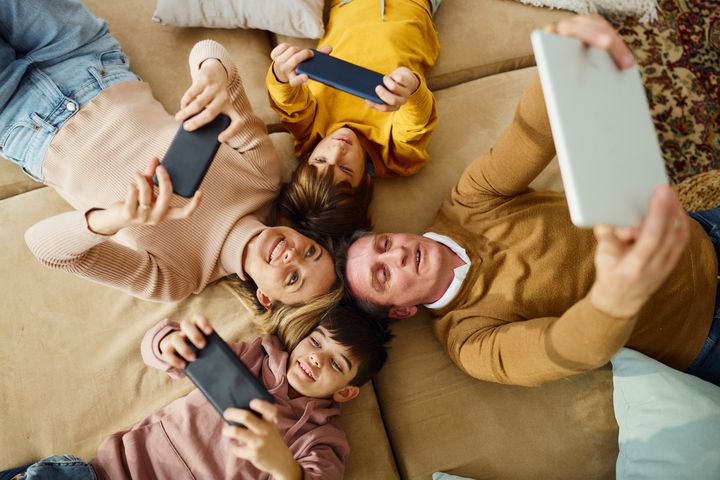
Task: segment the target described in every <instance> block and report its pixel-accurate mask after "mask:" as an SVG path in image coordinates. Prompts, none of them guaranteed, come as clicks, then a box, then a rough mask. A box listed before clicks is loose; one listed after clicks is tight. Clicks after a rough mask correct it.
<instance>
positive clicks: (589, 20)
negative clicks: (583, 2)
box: [545, 15, 635, 69]
mask: <svg viewBox="0 0 720 480" xmlns="http://www.w3.org/2000/svg"><path fill="white" fill-rule="evenodd" d="M545 30H546V31H548V32H550V33H556V34H558V35H564V36H566V37H573V38H577V39H578V40H580V41H582V42H583V43H584V44H586V45H589V46H591V47H595V48H600V49H602V50H605V51H607V52H608V53H609V54H610V57H611V58H612V59H613V61H614V62H615V65H617V67H618V68H620V69H623V68H630V67H632V66H633V65H634V64H635V58H634V57H633V55H632V53H631V52H630V49H629V48H628V47H627V45H625V42H624V41H623V39H622V37H621V36H620V34H619V33H618V32H616V31H615V29H614V28H613V26H612V25H610V23H608V21H607V20H605V19H604V18H603V17H601V16H600V15H576V16H574V17H571V18H569V19H567V20H562V21H560V22H558V23H557V24H554V25H548V26H547V27H545Z"/></svg>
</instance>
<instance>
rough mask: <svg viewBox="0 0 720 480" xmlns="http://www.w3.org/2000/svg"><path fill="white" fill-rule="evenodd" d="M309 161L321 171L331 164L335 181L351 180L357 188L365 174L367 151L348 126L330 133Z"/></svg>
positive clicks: (316, 148)
mask: <svg viewBox="0 0 720 480" xmlns="http://www.w3.org/2000/svg"><path fill="white" fill-rule="evenodd" d="M308 163H309V164H310V165H312V166H313V167H315V168H317V169H318V170H319V171H320V172H321V173H322V172H324V171H325V170H327V169H328V168H329V167H330V166H331V165H332V166H334V168H333V182H334V183H336V184H337V183H340V182H342V181H346V182H350V185H352V187H353V188H357V187H358V185H360V182H361V181H362V179H363V176H364V175H365V151H364V150H363V148H362V146H361V145H360V141H359V140H358V137H357V135H356V134H355V132H354V131H352V130H351V129H349V128H347V127H342V128H339V129H337V130H335V131H334V132H331V133H329V134H328V135H327V136H326V137H325V138H323V139H322V140H321V141H320V143H318V144H317V146H316V147H315V150H313V151H312V153H311V154H310V158H309V159H308Z"/></svg>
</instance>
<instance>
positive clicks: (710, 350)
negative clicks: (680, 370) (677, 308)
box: [685, 207, 720, 385]
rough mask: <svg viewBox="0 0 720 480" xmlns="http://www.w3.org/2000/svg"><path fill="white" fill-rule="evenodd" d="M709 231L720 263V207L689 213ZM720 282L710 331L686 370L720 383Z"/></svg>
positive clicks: (717, 383) (716, 383) (709, 380)
mask: <svg viewBox="0 0 720 480" xmlns="http://www.w3.org/2000/svg"><path fill="white" fill-rule="evenodd" d="M689 215H690V217H691V218H693V219H695V220H696V221H697V222H698V223H699V224H700V225H702V227H703V228H704V229H705V231H706V232H707V234H708V236H709V237H710V240H712V242H713V245H714V246H715V255H716V257H717V258H718V264H719V265H720V207H716V208H713V209H712V210H705V211H704V212H694V213H690V214H689ZM719 297H720V282H719V283H718V287H717V290H716V293H715V314H714V315H713V321H712V325H711V326H710V333H709V334H708V337H707V339H706V340H705V343H704V344H703V346H702V348H701V349H700V353H698V355H697V357H695V360H693V361H692V363H691V364H690V366H689V367H688V368H687V369H686V370H685V371H686V372H687V373H690V374H692V375H695V376H696V377H700V378H702V379H703V380H707V381H708V382H712V383H714V384H715V385H720V298H719Z"/></svg>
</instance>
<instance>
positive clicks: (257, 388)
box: [185, 332, 275, 416]
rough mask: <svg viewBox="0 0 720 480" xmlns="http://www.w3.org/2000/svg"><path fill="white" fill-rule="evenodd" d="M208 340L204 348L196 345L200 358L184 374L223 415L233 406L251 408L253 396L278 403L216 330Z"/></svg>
mask: <svg viewBox="0 0 720 480" xmlns="http://www.w3.org/2000/svg"><path fill="white" fill-rule="evenodd" d="M206 341H207V343H206V345H205V348H203V349H195V347H193V348H194V349H195V352H196V354H197V359H196V360H195V361H193V362H190V363H189V364H188V366H187V367H185V375H187V376H188V378H190V380H192V382H193V383H194V384H195V385H196V386H197V387H198V389H199V390H200V391H201V392H202V393H203V394H204V395H205V397H206V398H207V399H208V400H209V401H210V403H211V404H212V405H213V407H215V409H216V410H217V411H218V412H219V413H220V415H221V416H222V414H223V412H224V411H225V410H226V409H228V408H230V407H234V408H243V409H247V410H250V400H252V399H254V398H258V399H260V400H266V401H268V402H271V403H275V399H274V398H273V396H272V395H271V394H270V392H268V391H267V389H266V388H265V386H264V385H263V384H262V383H261V382H260V380H258V379H257V378H256V377H255V375H253V374H252V372H251V371H250V370H249V369H248V368H247V367H246V366H245V364H244V363H243V362H242V361H241V360H240V359H239V358H238V357H237V355H235V352H233V351H232V349H231V348H230V346H229V345H228V344H227V343H225V341H224V340H223V339H222V338H220V336H219V335H218V334H217V333H215V332H212V333H211V334H210V335H208V336H207V337H206ZM251 411H252V410H251Z"/></svg>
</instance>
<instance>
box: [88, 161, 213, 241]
mask: <svg viewBox="0 0 720 480" xmlns="http://www.w3.org/2000/svg"><path fill="white" fill-rule="evenodd" d="M153 175H156V176H157V179H158V195H157V197H156V196H155V195H154V194H153V181H152V177H153ZM172 195H173V189H172V182H171V181H170V175H168V173H167V170H166V169H165V167H163V166H162V165H161V164H160V159H158V158H157V157H156V158H153V159H152V160H151V161H150V165H149V166H148V167H147V168H146V169H145V171H144V172H143V173H139V172H138V173H136V174H135V177H134V178H133V181H132V182H131V183H130V185H128V191H127V194H126V195H125V200H121V201H119V202H115V203H114V204H112V205H111V206H110V207H108V208H107V209H98V210H91V211H90V212H89V213H88V214H87V224H88V227H89V228H90V230H92V231H93V232H95V233H99V234H101V235H115V234H116V233H117V232H118V231H120V230H121V229H123V228H125V227H133V226H137V225H157V224H158V223H161V222H163V221H165V220H177V219H182V218H188V217H189V216H190V215H192V213H193V212H194V211H195V209H196V208H197V207H198V205H199V204H200V199H201V198H202V193H201V192H200V191H199V190H198V191H197V192H195V195H194V196H193V198H192V200H190V201H189V202H188V203H187V204H185V206H183V207H171V206H170V200H171V199H172Z"/></svg>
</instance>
